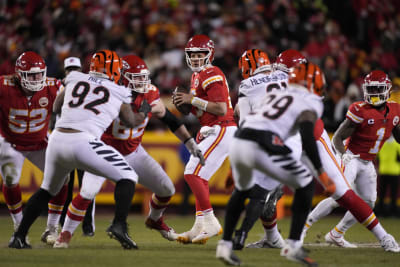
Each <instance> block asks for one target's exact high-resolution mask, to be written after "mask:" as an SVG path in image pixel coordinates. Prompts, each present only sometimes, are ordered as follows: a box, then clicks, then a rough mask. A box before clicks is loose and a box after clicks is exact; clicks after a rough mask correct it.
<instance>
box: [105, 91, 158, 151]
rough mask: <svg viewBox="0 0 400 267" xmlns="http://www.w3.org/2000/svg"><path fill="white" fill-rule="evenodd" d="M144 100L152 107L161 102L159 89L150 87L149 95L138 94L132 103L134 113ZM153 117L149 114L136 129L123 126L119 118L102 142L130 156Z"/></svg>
mask: <svg viewBox="0 0 400 267" xmlns="http://www.w3.org/2000/svg"><path fill="white" fill-rule="evenodd" d="M144 99H146V100H147V102H148V103H149V104H150V105H151V106H154V105H155V103H156V102H157V101H161V100H160V92H159V90H158V88H157V87H155V86H154V85H150V88H149V91H148V92H147V93H145V94H137V96H136V98H135V101H134V102H133V103H132V109H133V111H135V112H137V111H138V109H139V107H140V106H141V104H142V102H143V100H144ZM151 116H152V113H151V112H149V113H148V114H147V117H146V119H144V121H143V122H142V123H141V124H140V125H139V126H136V127H135V128H128V127H126V126H124V125H122V123H121V121H120V120H119V119H118V118H117V119H115V120H114V121H113V122H112V123H111V125H110V126H109V127H108V128H107V130H106V131H105V132H104V134H103V136H102V137H101V140H103V141H104V142H105V143H106V144H108V145H110V146H112V147H114V148H115V149H117V150H118V151H119V152H120V153H121V154H122V155H128V154H130V153H132V152H134V151H135V150H136V149H137V147H138V146H139V144H140V143H141V142H142V137H143V134H144V130H145V128H146V126H147V123H148V122H149V120H150V118H151Z"/></svg>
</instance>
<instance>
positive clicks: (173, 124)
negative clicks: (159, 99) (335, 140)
mask: <svg viewBox="0 0 400 267" xmlns="http://www.w3.org/2000/svg"><path fill="white" fill-rule="evenodd" d="M160 120H161V121H162V122H163V123H165V124H166V125H167V126H168V128H169V129H170V130H171V132H175V131H176V130H177V129H178V128H179V127H181V125H182V124H183V123H182V121H181V120H179V119H178V118H177V117H176V116H175V115H174V114H172V113H171V112H170V111H169V110H168V109H167V108H165V114H164V116H163V117H161V118H160Z"/></svg>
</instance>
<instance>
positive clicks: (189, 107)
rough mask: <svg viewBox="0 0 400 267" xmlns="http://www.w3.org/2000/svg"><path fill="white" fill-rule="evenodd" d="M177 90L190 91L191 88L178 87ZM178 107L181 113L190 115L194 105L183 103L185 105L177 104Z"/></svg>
mask: <svg viewBox="0 0 400 267" xmlns="http://www.w3.org/2000/svg"><path fill="white" fill-rule="evenodd" d="M175 92H181V93H186V94H188V93H189V90H188V89H186V88H182V87H176V88H175ZM175 107H176V109H177V110H179V112H180V113H182V114H183V115H189V113H190V111H191V110H192V105H191V104H183V105H180V106H178V105H175Z"/></svg>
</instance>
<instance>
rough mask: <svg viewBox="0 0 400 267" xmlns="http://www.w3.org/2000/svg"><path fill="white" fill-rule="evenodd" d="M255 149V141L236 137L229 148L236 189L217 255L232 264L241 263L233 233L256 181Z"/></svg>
mask: <svg viewBox="0 0 400 267" xmlns="http://www.w3.org/2000/svg"><path fill="white" fill-rule="evenodd" d="M250 146H252V147H250ZM253 149H258V148H257V145H256V144H255V143H253V142H250V141H242V140H239V139H236V138H234V139H233V140H232V144H231V147H230V149H229V159H230V162H231V166H232V174H233V178H234V180H235V189H234V191H233V193H232V195H231V197H230V199H229V201H228V204H227V206H226V210H225V224H224V232H223V236H222V239H221V240H220V241H219V242H218V246H217V250H216V257H217V258H218V259H220V260H221V261H223V262H225V263H227V264H231V265H240V260H239V258H238V257H237V256H236V255H235V254H234V253H233V251H232V249H233V241H232V235H233V232H234V230H235V227H236V224H237V222H238V221H239V217H240V214H241V213H242V211H243V210H244V208H245V206H244V203H245V200H246V198H248V197H249V195H250V191H251V189H252V188H253V186H254V183H255V181H254V178H253V175H252V173H253V170H252V167H253V163H254V158H253V157H254V154H253V152H254V150H253Z"/></svg>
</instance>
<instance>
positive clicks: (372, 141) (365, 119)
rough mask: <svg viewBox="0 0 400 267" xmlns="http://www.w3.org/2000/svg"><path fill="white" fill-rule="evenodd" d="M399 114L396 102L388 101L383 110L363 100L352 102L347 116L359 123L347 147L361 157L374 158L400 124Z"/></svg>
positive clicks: (399, 108)
mask: <svg viewBox="0 0 400 267" xmlns="http://www.w3.org/2000/svg"><path fill="white" fill-rule="evenodd" d="M399 115H400V105H399V104H397V103H396V102H387V103H386V108H385V109H384V110H382V111H379V110H377V109H376V108H374V107H373V106H372V105H369V104H367V103H365V102H362V101H359V102H355V103H353V104H351V105H350V107H349V110H348V111H347V114H346V118H347V119H349V120H351V121H352V122H354V123H357V124H358V125H357V128H356V129H355V131H354V133H353V134H352V135H351V136H350V138H349V139H348V144H347V149H349V150H350V151H351V152H352V153H354V154H359V155H360V158H361V159H364V160H373V159H374V158H375V157H376V154H377V153H378V152H379V150H380V149H381V147H382V146H383V144H384V143H385V141H386V140H387V139H388V138H389V137H390V135H391V133H392V130H393V128H394V127H396V125H397V124H399Z"/></svg>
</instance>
